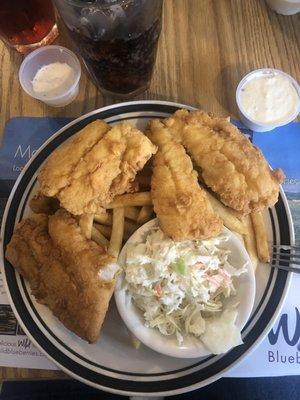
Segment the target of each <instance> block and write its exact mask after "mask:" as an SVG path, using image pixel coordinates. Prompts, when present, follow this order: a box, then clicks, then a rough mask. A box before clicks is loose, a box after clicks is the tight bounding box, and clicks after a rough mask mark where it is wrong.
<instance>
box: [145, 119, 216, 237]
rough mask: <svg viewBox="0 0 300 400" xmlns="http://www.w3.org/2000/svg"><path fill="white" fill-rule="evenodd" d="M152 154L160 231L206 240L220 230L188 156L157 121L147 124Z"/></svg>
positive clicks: (153, 195)
mask: <svg viewBox="0 0 300 400" xmlns="http://www.w3.org/2000/svg"><path fill="white" fill-rule="evenodd" d="M149 130H150V131H149V133H148V136H149V138H150V139H151V140H152V141H153V143H155V144H156V145H157V146H158V152H157V153H156V155H155V156H154V162H153V176H152V180H151V196H152V200H153V205H154V210H155V212H156V214H157V217H158V219H159V225H160V227H161V229H162V230H163V232H164V233H165V234H166V235H168V236H170V237H171V238H172V239H174V240H188V239H207V238H210V237H213V236H216V235H218V234H219V233H220V231H221V229H222V222H221V220H220V218H219V217H218V216H217V215H216V214H215V213H214V211H213V209H212V207H211V205H210V203H209V201H208V199H207V196H206V193H205V192H204V191H203V190H202V189H201V188H200V186H199V184H198V181H197V172H196V171H194V170H193V165H192V162H191V159H190V157H189V156H188V155H187V154H186V152H185V150H184V147H183V146H182V145H181V144H179V143H176V142H175V141H174V139H173V138H172V135H171V134H170V132H169V130H168V128H166V127H165V126H164V125H163V124H162V123H161V122H160V121H159V120H153V121H152V122H151V123H150V124H149Z"/></svg>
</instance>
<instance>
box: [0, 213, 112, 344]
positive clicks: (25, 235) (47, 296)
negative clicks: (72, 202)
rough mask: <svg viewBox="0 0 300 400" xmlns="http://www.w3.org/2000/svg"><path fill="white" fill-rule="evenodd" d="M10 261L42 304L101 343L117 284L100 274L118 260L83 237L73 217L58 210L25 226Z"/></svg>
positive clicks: (15, 237)
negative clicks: (100, 338)
mask: <svg viewBox="0 0 300 400" xmlns="http://www.w3.org/2000/svg"><path fill="white" fill-rule="evenodd" d="M70 238H72V240H70ZM6 258H7V259H8V261H9V262H10V263H11V264H12V265H13V266H14V267H15V268H16V269H17V270H18V271H19V272H20V273H21V274H22V275H23V276H24V278H25V279H27V280H28V281H29V284H30V288H31V290H32V294H33V295H34V296H35V297H36V299H37V301H38V302H39V303H42V304H44V305H46V306H48V307H49V308H50V310H51V311H52V312H53V314H54V315H55V316H56V317H57V318H58V319H59V320H60V321H61V322H62V323H63V324H64V325H65V326H66V327H67V328H68V329H70V330H71V331H73V332H74V333H76V334H77V335H78V336H80V337H81V338H82V339H84V340H87V341H88V342H91V343H92V342H95V341H96V340H97V338H98V336H99V333H100V329H101V326H102V323H103V320H104V317H105V314H106V311H107V308H108V304H109V300H110V298H111V296H112V293H113V290H114V281H113V280H109V281H107V280H104V279H102V275H101V273H103V272H106V273H107V268H109V267H110V266H113V265H114V264H113V263H114V261H115V260H114V258H113V257H111V256H109V255H108V254H106V252H105V251H104V249H103V248H102V247H101V246H99V245H97V244H96V243H95V242H93V241H92V240H88V239H86V238H85V237H84V236H83V235H82V233H81V231H80V228H79V226H78V223H77V221H76V220H75V219H74V218H73V217H72V216H71V215H70V214H69V213H67V212H66V211H64V210H59V211H57V212H56V213H55V214H54V215H52V216H49V217H48V216H47V215H44V214H39V215H33V216H31V217H30V218H27V219H25V220H24V221H22V222H20V223H19V225H18V226H17V228H16V230H15V232H14V234H13V236H12V239H11V241H10V243H9V244H8V246H7V249H6Z"/></svg>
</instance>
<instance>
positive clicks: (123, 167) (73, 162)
mask: <svg viewBox="0 0 300 400" xmlns="http://www.w3.org/2000/svg"><path fill="white" fill-rule="evenodd" d="M100 122H101V121H98V123H99V124H100ZM93 124H94V123H93ZM103 124H104V125H103ZM89 127H90V125H88V126H87V127H86V128H84V129H90V128H89ZM95 130H97V131H98V132H100V133H99V134H98V136H97V135H95V133H94V131H95ZM92 132H93V135H94V138H95V140H94V141H93V142H91V141H90V139H89V136H90V134H89V133H86V132H84V130H83V131H81V132H79V133H78V134H77V135H75V138H74V139H72V141H71V142H70V143H69V142H68V143H66V144H64V145H62V146H61V147H60V148H58V149H57V150H55V151H54V153H53V154H52V155H51V156H50V157H49V159H48V161H47V162H46V164H45V166H44V168H43V169H42V171H41V172H40V175H39V177H38V180H39V183H40V185H41V187H40V190H41V192H42V193H43V194H45V195H47V196H56V197H57V198H58V200H59V201H60V205H61V207H63V208H65V209H66V210H68V211H69V212H70V213H72V214H74V215H81V214H83V213H100V212H101V211H102V210H103V207H105V206H106V205H107V204H108V203H110V202H111V200H112V199H113V198H114V196H116V195H118V194H123V193H125V192H128V191H132V188H133V183H132V182H133V181H134V178H135V175H136V173H137V172H138V171H139V170H140V169H142V168H143V166H144V165H145V163H146V162H147V161H148V159H149V158H150V157H151V156H152V154H153V153H155V151H156V147H155V146H154V145H153V144H152V143H151V142H150V140H149V139H148V138H147V137H146V136H145V135H144V134H143V133H142V132H140V131H139V130H138V129H136V128H134V127H132V126H131V125H129V124H127V123H121V124H118V125H115V126H114V127H112V128H110V127H108V125H106V124H105V123H102V124H101V126H98V125H97V126H94V128H93V129H92ZM79 139H80V140H79ZM86 141H88V143H89V145H88V146H87V145H86ZM91 143H93V145H91ZM72 145H74V148H73V147H72ZM65 146H66V148H65ZM80 146H81V147H82V148H81V147H80ZM73 151H75V154H74V155H73V156H69V157H67V158H66V162H67V163H69V165H68V166H66V165H65V164H64V163H63V162H62V163H60V164H57V163H56V160H57V159H61V158H63V157H64V154H65V153H72V152H73ZM60 167H61V168H62V170H60ZM61 176H62V177H61ZM59 177H61V178H60V179H58V178H59Z"/></svg>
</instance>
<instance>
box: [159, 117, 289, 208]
mask: <svg viewBox="0 0 300 400" xmlns="http://www.w3.org/2000/svg"><path fill="white" fill-rule="evenodd" d="M163 124H164V125H165V126H166V127H167V128H168V129H169V130H170V132H171V133H172V134H173V137H174V138H175V139H176V140H178V141H179V142H180V143H182V144H183V145H184V147H185V148H186V149H187V152H188V153H189V154H190V155H191V157H192V159H193V160H194V162H195V163H196V164H197V166H199V167H200V168H201V174H202V179H203V180H204V182H205V183H206V185H207V186H208V187H210V188H211V189H212V190H213V191H214V192H215V193H217V194H218V196H219V197H220V200H221V201H222V202H223V203H224V204H225V205H227V206H229V207H231V208H233V209H235V210H237V211H240V212H241V213H243V214H249V213H251V212H254V211H259V210H262V209H264V208H266V207H270V206H273V205H274V204H275V203H276V202H277V200H278V193H279V184H280V183H282V181H283V179H284V174H283V172H282V171H281V170H280V169H277V170H274V171H272V170H271V169H270V167H269V165H268V163H267V161H266V160H265V158H264V156H263V154H262V153H261V151H260V150H259V149H258V148H257V147H255V146H254V145H253V144H252V143H251V142H250V141H249V140H248V139H247V138H246V137H245V136H244V135H243V134H242V133H241V132H240V131H239V129H238V128H237V127H235V126H234V125H233V124H231V123H230V122H229V121H228V120H227V119H226V118H217V117H213V116H211V115H209V114H207V113H206V112H204V111H192V112H189V111H187V110H180V111H177V112H176V113H175V114H174V115H173V116H171V117H170V118H168V119H165V120H164V121H163Z"/></svg>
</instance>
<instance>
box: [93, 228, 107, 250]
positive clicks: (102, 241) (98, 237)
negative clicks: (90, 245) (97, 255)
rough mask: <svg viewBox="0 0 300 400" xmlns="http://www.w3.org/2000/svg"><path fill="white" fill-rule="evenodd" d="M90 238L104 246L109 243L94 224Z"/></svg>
mask: <svg viewBox="0 0 300 400" xmlns="http://www.w3.org/2000/svg"><path fill="white" fill-rule="evenodd" d="M92 240H93V241H94V242H96V243H97V244H99V245H100V246H102V247H104V248H107V247H108V245H109V241H108V240H107V239H106V237H105V236H103V235H102V233H101V232H99V231H98V229H96V228H95V227H94V226H93V227H92Z"/></svg>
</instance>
